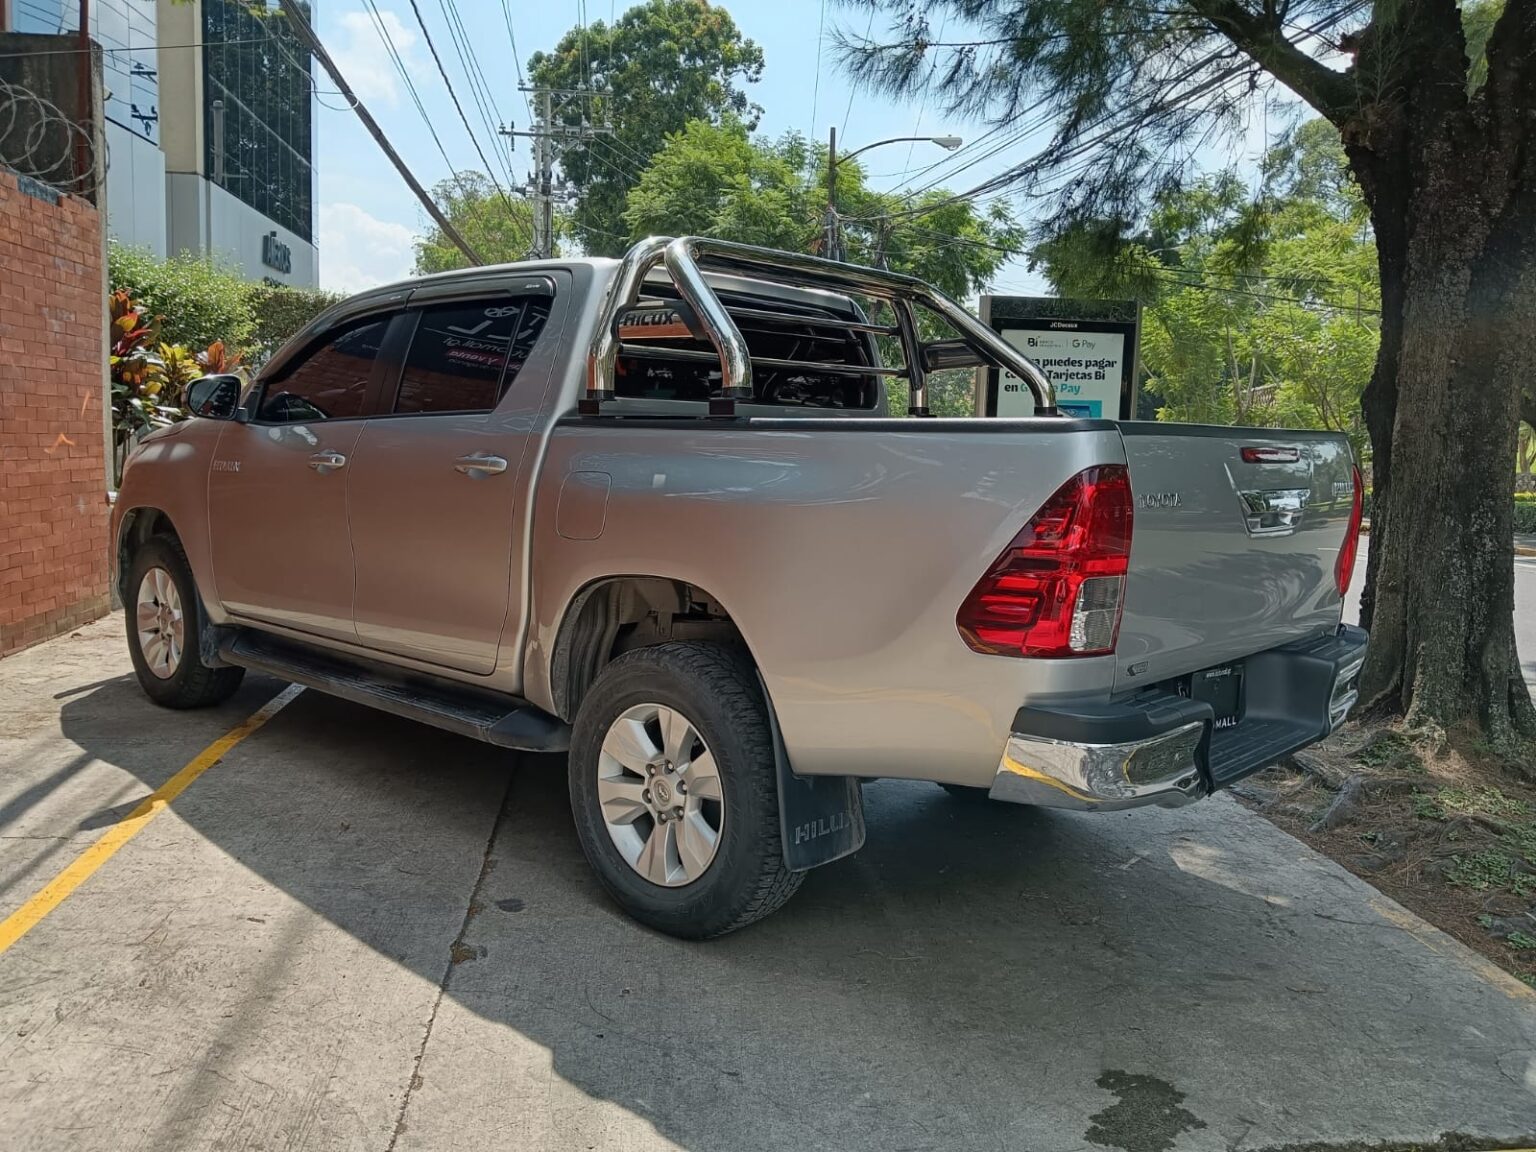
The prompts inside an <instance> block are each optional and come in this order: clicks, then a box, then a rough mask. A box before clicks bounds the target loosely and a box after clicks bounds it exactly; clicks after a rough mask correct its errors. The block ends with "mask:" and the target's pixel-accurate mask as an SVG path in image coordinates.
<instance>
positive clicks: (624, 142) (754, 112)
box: [529, 0, 763, 256]
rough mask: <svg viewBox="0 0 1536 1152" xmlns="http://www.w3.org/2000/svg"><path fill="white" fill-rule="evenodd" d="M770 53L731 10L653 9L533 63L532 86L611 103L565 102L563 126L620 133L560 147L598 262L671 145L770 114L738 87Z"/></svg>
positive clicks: (681, 0) (581, 229) (669, 3)
mask: <svg viewBox="0 0 1536 1152" xmlns="http://www.w3.org/2000/svg"><path fill="white" fill-rule="evenodd" d="M762 69H763V53H762V50H761V49H759V48H758V47H757V45H756V44H754V43H753V42H752V41H751V40H748V39H746V38H744V37H743V36H742V35H741V32H740V31H739V30H738V29H737V27H736V23H735V21H733V20H732V19H731V16H730V13H728V12H727V11H726V10H725V9H724V8H721V7H718V6H714V5H711V4H709V3H707V2H706V0H648V2H647V3H644V4H637V5H635V6H634V7H633V8H630V9H629V10H628V11H627V12H625V13H624V15H623V16H621V17H619V19H618V20H617V22H616V23H614V24H613V25H612V26H610V25H607V24H605V23H604V22H603V21H601V20H598V21H594V22H593V23H591V24H589V25H587V26H586V27H585V28H584V29H583V28H573V29H571V30H570V31H569V32H567V33H566V34H565V36H564V37H562V38H561V40H560V43H559V44H558V45H556V47H555V50H554V51H553V52H552V53H543V52H537V53H535V54H534V55H533V57H532V58H531V59H530V60H529V70H530V73H531V79H532V81H533V83H534V84H537V85H542V86H544V87H549V88H558V89H580V88H594V89H598V90H602V91H605V92H607V93H609V95H608V96H605V97H602V98H597V99H590V100H582V99H567V100H561V101H560V102H559V103H558V104H557V107H556V114H555V119H556V120H557V121H560V122H563V123H566V124H569V125H573V126H576V125H580V124H581V123H582V122H583V121H586V122H588V123H591V124H611V125H612V128H613V134H612V135H611V136H600V137H597V138H596V139H592V140H576V139H573V140H570V141H569V142H565V143H562V144H560V145H559V146H558V158H559V161H560V166H561V169H562V170H563V171H564V173H565V175H566V177H567V178H568V179H569V180H570V182H571V183H572V184H573V185H574V186H575V188H576V190H577V191H578V192H579V193H580V201H579V204H578V207H577V208H576V210H575V212H574V213H573V214H572V226H573V230H574V233H575V236H576V238H577V241H578V242H579V243H580V244H581V246H582V247H583V248H584V249H585V250H586V251H587V252H589V253H592V254H594V255H606V256H614V255H618V254H619V253H620V252H621V251H623V249H624V246H625V238H626V235H627V231H628V230H627V228H626V226H625V222H624V213H625V210H626V208H627V207H628V205H627V203H626V197H627V195H628V193H629V190H630V189H631V188H632V187H633V186H634V185H635V182H636V181H637V180H638V179H639V174H640V169H641V168H643V167H644V166H645V165H646V164H647V163H649V162H650V159H651V157H652V156H653V155H655V153H657V152H658V151H660V150H661V148H662V146H663V144H665V143H666V140H667V137H668V136H669V135H671V134H672V133H675V132H681V131H682V130H683V128H684V126H685V125H687V124H688V122H689V121H691V120H706V121H710V122H715V123H718V122H721V121H723V120H724V119H725V118H727V117H734V118H736V119H738V120H740V121H742V122H743V123H745V124H747V125H748V126H749V127H751V126H755V124H756V122H757V116H758V114H759V113H760V112H761V111H762V110H761V109H760V108H758V107H757V106H756V105H754V104H752V103H751V102H750V101H749V100H748V99H747V96H746V93H745V92H744V91H743V90H742V88H741V87H740V86H741V85H742V84H750V83H754V82H756V81H757V79H758V78H759V76H761V74H762Z"/></svg>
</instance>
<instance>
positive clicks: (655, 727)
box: [570, 643, 802, 940]
mask: <svg viewBox="0 0 1536 1152" xmlns="http://www.w3.org/2000/svg"><path fill="white" fill-rule="evenodd" d="M570 791H571V811H572V813H573V815H574V816H575V819H576V832H577V835H578V837H579V838H580V840H581V847H582V850H583V851H584V852H585V853H586V856H587V859H588V861H590V862H591V864H592V867H593V869H594V870H595V871H596V872H597V877H598V879H599V880H600V881H601V882H602V885H603V887H604V888H606V889H607V890H608V893H609V894H610V895H611V896H612V897H613V899H614V900H615V901H616V902H617V903H618V904H619V906H620V907H622V908H623V909H624V910H625V911H626V912H628V913H629V914H630V915H631V916H633V917H634V918H635V919H636V920H639V921H640V922H641V923H643V924H648V925H650V926H651V927H653V928H656V929H658V930H660V931H662V932H666V933H667V934H669V935H672V936H680V937H683V938H684V939H690V940H701V939H704V938H706V937H710V936H720V935H723V934H724V933H726V932H731V931H734V930H735V929H737V928H742V927H745V926H746V925H748V924H750V923H752V922H753V921H754V920H758V919H760V918H762V917H763V916H766V915H768V913H770V912H772V911H773V910H774V909H776V908H778V906H779V905H781V904H783V903H784V901H786V900H788V899H789V898H790V896H791V895H793V894H794V892H795V889H797V888H798V887H799V886H800V881H801V878H802V874H801V873H798V872H791V871H789V869H788V868H786V867H785V866H784V857H783V851H782V846H781V842H780V839H779V798H778V782H777V776H776V774H775V767H774V756H773V739H772V736H771V734H770V731H769V727H768V715H767V709H766V706H765V704H764V701H763V695H762V688H761V686H760V685H759V684H758V682H757V677H756V675H755V674H754V672H753V669H752V666H751V664H750V663H748V662H747V661H746V659H745V658H743V657H742V656H740V655H738V654H737V653H736V652H734V651H732V650H730V649H727V648H723V647H721V646H719V645H715V644H701V643H686V644H682V643H679V644H662V645H658V646H656V647H654V648H641V649H638V650H636V651H634V652H629V653H626V654H625V655H623V656H620V657H619V658H618V659H617V660H615V661H614V662H613V663H611V664H609V665H608V666H607V667H606V668H604V669H603V671H602V672H601V674H599V676H598V677H597V679H596V681H594V683H593V684H592V687H591V689H590V690H589V691H588V692H587V695H586V697H585V698H584V699H583V700H582V702H581V707H580V708H579V709H578V710H577V713H576V722H575V724H574V726H573V731H572V736H571V754H570Z"/></svg>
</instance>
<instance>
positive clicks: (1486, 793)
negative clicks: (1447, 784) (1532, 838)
mask: <svg viewBox="0 0 1536 1152" xmlns="http://www.w3.org/2000/svg"><path fill="white" fill-rule="evenodd" d="M1436 799H1437V800H1438V801H1439V802H1440V806H1441V807H1442V808H1444V809H1445V810H1446V811H1448V812H1466V813H1469V814H1470V813H1476V814H1478V815H1481V816H1491V817H1492V818H1494V819H1495V820H1508V819H1511V818H1513V817H1518V816H1524V815H1526V814H1527V813H1528V812H1529V811H1530V807H1529V806H1528V805H1527V804H1526V802H1525V801H1524V800H1516V799H1515V798H1514V797H1512V796H1506V795H1504V792H1503V791H1502V790H1501V789H1499V788H1493V787H1488V786H1483V787H1478V788H1442V789H1440V792H1439V795H1438V796H1437V797H1436Z"/></svg>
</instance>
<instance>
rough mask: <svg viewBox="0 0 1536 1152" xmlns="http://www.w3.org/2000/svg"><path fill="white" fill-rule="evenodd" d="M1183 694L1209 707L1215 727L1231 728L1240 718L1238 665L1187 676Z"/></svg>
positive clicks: (1241, 701)
mask: <svg viewBox="0 0 1536 1152" xmlns="http://www.w3.org/2000/svg"><path fill="white" fill-rule="evenodd" d="M1187 695H1188V696H1189V698H1190V699H1191V700H1199V701H1201V702H1203V703H1206V704H1209V705H1210V706H1211V711H1212V712H1214V713H1215V714H1216V727H1217V728H1235V727H1236V726H1237V725H1238V724H1239V723H1240V722H1241V721H1242V718H1243V665H1242V662H1241V661H1238V662H1236V663H1233V664H1218V665H1217V666H1216V667H1214V668H1205V669H1202V670H1201V671H1199V672H1194V673H1191V674H1190V677H1189V685H1188V688H1187Z"/></svg>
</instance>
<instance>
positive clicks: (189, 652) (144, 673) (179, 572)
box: [123, 536, 245, 708]
mask: <svg viewBox="0 0 1536 1152" xmlns="http://www.w3.org/2000/svg"><path fill="white" fill-rule="evenodd" d="M127 591H128V602H127V603H126V604H125V605H123V607H124V609H125V610H126V611H125V615H126V616H127V619H128V654H129V656H130V657H131V658H132V660H133V670H134V672H135V673H137V674H138V678H139V687H141V688H143V689H144V694H145V695H146V696H148V697H149V698H150V699H151V700H153V701H154V702H155V703H156V704H161V705H164V706H165V707H167V708H204V707H207V706H208V705H210V704H217V703H219V702H220V701H221V700H225V699H228V698H229V697H230V696H231V695H233V694H234V691H235V689H236V688H238V687H240V681H241V679H242V678H243V677H244V676H245V669H244V668H209V667H207V666H206V665H205V664H203V662H202V661H201V660H200V659H199V658H198V649H199V646H200V642H201V636H200V635H199V632H198V629H199V623H198V611H197V586H196V585H195V584H193V582H192V569H191V568H190V567H189V566H188V564H187V557H186V554H185V553H184V552H183V551H182V550H181V544H180V542H179V541H177V540H175V539H173V538H171V537H169V536H154V537H151V538H150V539H149V540H147V541H145V542H144V544H143V545H142V546H141V547H140V548H139V549H138V551H136V552H135V553H134V554H133V561H132V563H131V565H130V567H129V569H128V588H127Z"/></svg>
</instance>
